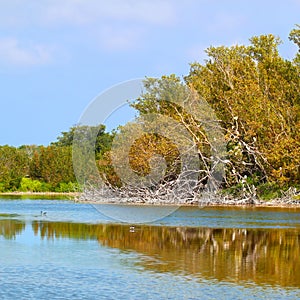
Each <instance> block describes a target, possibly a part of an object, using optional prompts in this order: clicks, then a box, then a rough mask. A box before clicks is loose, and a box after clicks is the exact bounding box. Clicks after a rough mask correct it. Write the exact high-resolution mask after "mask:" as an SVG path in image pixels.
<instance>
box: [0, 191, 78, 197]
mask: <svg viewBox="0 0 300 300" xmlns="http://www.w3.org/2000/svg"><path fill="white" fill-rule="evenodd" d="M80 194H81V193H79V192H1V193H0V196H68V197H78V196H80Z"/></svg>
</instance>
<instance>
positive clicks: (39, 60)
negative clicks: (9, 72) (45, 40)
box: [0, 38, 52, 66]
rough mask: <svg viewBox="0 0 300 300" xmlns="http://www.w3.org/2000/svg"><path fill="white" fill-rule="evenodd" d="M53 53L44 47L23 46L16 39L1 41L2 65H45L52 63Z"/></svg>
mask: <svg viewBox="0 0 300 300" xmlns="http://www.w3.org/2000/svg"><path fill="white" fill-rule="evenodd" d="M51 60H52V53H51V51H50V50H49V48H47V47H46V46H44V45H39V44H34V45H29V46H24V45H22V44H21V43H20V42H19V41H18V40H17V39H16V38H2V39H0V64H1V65H16V66H32V65H44V64H48V63H50V62H51Z"/></svg>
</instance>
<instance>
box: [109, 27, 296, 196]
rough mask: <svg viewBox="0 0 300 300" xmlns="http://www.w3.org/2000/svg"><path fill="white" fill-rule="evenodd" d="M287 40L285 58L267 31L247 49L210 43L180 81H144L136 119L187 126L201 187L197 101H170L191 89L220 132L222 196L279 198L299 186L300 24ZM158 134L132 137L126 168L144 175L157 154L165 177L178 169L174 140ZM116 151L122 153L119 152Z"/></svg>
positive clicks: (203, 136)
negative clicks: (289, 55)
mask: <svg viewBox="0 0 300 300" xmlns="http://www.w3.org/2000/svg"><path fill="white" fill-rule="evenodd" d="M289 39H290V41H291V42H294V43H295V44H296V45H297V46H298V52H297V54H296V56H295V57H294V58H293V59H292V60H288V59H285V58H283V57H281V56H280V54H279V50H278V47H279V45H280V44H281V40H280V39H279V38H278V37H275V36H274V35H272V34H269V35H261V36H254V37H252V38H251V39H250V44H249V45H247V46H245V45H235V46H231V47H225V46H220V47H210V48H208V49H207V50H206V53H207V56H208V58H207V59H206V61H205V63H204V64H200V63H198V62H195V63H192V64H191V68H190V72H189V74H188V75H187V76H185V77H184V80H183V81H182V80H181V79H180V78H179V77H177V76H176V75H170V76H162V77H161V78H160V79H155V78H147V79H146V80H145V83H144V86H145V89H144V93H143V94H142V95H141V97H140V98H139V99H137V100H136V101H135V102H134V103H132V106H133V107H134V108H135V109H136V110H137V111H138V112H139V114H140V116H147V115H151V114H152V115H153V114H154V115H157V114H160V115H164V116H167V117H169V118H171V119H172V120H175V121H176V122H177V123H179V124H181V125H182V126H183V127H184V128H185V129H186V130H187V132H188V134H189V135H191V136H192V139H193V142H194V143H195V144H196V145H197V152H198V154H199V158H200V160H201V162H200V172H199V174H200V175H199V180H200V181H201V183H203V185H204V186H205V184H206V182H207V180H208V178H209V177H211V175H212V173H210V170H209V168H210V167H211V166H212V164H213V161H212V160H211V155H212V154H211V151H210V148H211V143H210V141H209V140H208V138H207V133H206V132H205V130H204V128H203V122H202V120H201V116H200V118H197V116H199V114H197V112H195V110H194V111H193V108H195V107H197V105H196V104H193V103H192V102H191V101H190V102H191V104H190V107H191V110H190V112H188V111H187V110H186V108H187V109H189V107H188V106H186V108H182V107H180V106H178V105H176V101H174V99H175V100H176V98H178V99H179V98H180V97H181V98H184V97H186V98H189V99H190V100H191V98H193V97H191V93H197V96H198V99H204V100H205V101H206V102H207V103H208V104H209V106H210V107H211V108H212V109H213V111H214V114H215V116H216V118H217V119H218V123H219V126H220V128H221V130H222V132H223V134H224V137H225V143H226V153H225V155H224V156H223V161H224V162H226V166H225V174H224V176H223V181H222V184H221V187H222V190H223V192H224V193H225V194H227V195H233V196H235V197H242V198H247V197H248V196H258V197H262V198H265V199H267V198H274V197H279V196H281V195H282V194H283V193H284V191H286V190H287V189H289V188H290V187H294V188H296V190H297V189H298V191H299V188H300V134H299V132H300V26H298V25H297V26H296V28H295V29H293V30H292V31H291V32H290V35H289ZM187 88H188V89H189V90H190V91H191V93H190V94H188V93H187V92H186V90H187ZM170 99H172V101H171V102H170V101H168V100H170ZM178 103H179V102H178ZM200 115H201V113H200ZM202 119H205V113H204V114H203V118H202ZM132 126H133V125H132ZM163 126H164V125H163V124H162V126H161V127H163ZM128 128H129V129H128ZM120 130H121V132H122V128H121V129H120ZM131 132H132V130H131V128H130V127H129V126H127V129H126V130H124V131H123V132H122V134H123V135H126V134H127V135H128V139H129V138H130V136H131V135H132V134H131ZM159 139H160V137H158V135H157V134H154V135H153V134H145V135H144V136H143V137H142V138H141V139H139V141H138V142H135V146H134V147H135V149H136V150H137V151H131V152H130V155H131V156H130V164H131V167H132V168H133V169H134V170H135V172H136V173H137V174H139V175H142V176H145V175H147V174H149V172H150V165H149V159H150V157H151V155H153V154H158V155H162V156H164V157H165V161H166V170H167V172H168V174H167V177H166V178H172V177H173V178H174V177H176V175H178V171H177V170H178V167H179V169H180V163H179V160H178V159H176V151H175V150H174V149H175V148H176V145H175V144H174V143H173V145H172V143H169V141H168V140H165V141H164V142H161V141H160V142H159V143H158V140H159ZM180 143H184V141H180ZM119 153H120V155H122V149H120V151H119ZM166 153H167V155H165V154H166ZM174 155H175V159H174V158H173V159H172V156H173V157H174ZM214 159H216V158H214ZM217 159H222V157H218V158H217ZM172 160H173V162H172ZM108 165H109V163H108ZM110 170H111V169H110ZM202 171H203V172H202ZM170 172H171V173H170ZM201 172H202V173H201ZM110 175H111V177H109V176H108V177H107V178H108V180H109V181H110V183H112V184H117V185H120V181H119V180H118V176H116V174H115V173H114V172H113V170H111V172H110ZM172 175H173V176H172Z"/></svg>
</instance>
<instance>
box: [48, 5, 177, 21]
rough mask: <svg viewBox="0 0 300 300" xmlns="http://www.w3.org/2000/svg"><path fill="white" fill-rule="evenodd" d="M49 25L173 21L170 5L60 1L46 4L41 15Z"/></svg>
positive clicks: (173, 12) (174, 15)
mask: <svg viewBox="0 0 300 300" xmlns="http://www.w3.org/2000/svg"><path fill="white" fill-rule="evenodd" d="M43 14H44V19H45V20H46V21H48V22H51V23H52V24H55V23H56V22H62V23H69V24H75V25H76V24H80V25H82V24H91V23H99V21H100V22H102V21H105V20H109V19H112V20H117V21H133V22H139V23H144V24H145V23H146V24H157V25H170V24H172V23H173V22H174V21H175V19H176V12H175V7H174V5H173V3H172V1H159V0H153V1H147V0H110V1H97V0H64V1H49V2H48V6H46V7H45V10H44V12H43Z"/></svg>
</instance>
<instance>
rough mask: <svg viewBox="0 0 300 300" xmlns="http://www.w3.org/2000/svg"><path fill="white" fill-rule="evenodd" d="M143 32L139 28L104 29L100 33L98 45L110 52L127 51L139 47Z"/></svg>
mask: <svg viewBox="0 0 300 300" xmlns="http://www.w3.org/2000/svg"><path fill="white" fill-rule="evenodd" d="M142 33H143V31H142V30H140V29H138V28H132V27H131V28H123V29H121V28H114V27H104V28H102V29H101V31H100V33H99V41H98V44H99V45H100V47H101V48H103V49H104V50H108V51H126V50H132V49H135V48H137V47H138V44H139V41H140V39H141V36H142Z"/></svg>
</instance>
